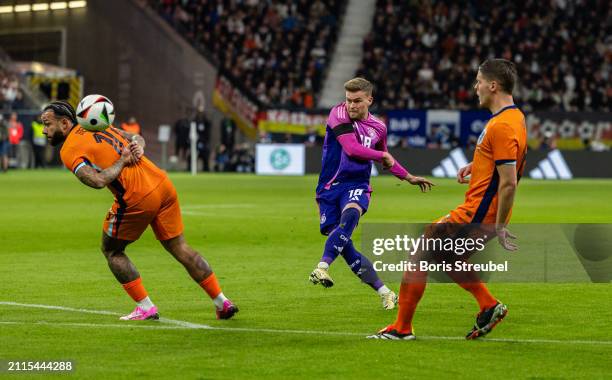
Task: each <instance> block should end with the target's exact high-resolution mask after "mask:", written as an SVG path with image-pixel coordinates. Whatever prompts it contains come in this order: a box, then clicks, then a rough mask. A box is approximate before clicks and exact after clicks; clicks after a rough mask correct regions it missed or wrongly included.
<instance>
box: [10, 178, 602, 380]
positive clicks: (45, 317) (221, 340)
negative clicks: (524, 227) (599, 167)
mask: <svg viewBox="0 0 612 380" xmlns="http://www.w3.org/2000/svg"><path fill="white" fill-rule="evenodd" d="M171 178H172V180H173V181H174V183H175V184H176V187H177V189H178V193H179V198H180V201H181V204H182V209H183V214H184V222H185V226H186V230H185V235H186V238H187V241H188V242H189V243H190V244H191V245H192V246H193V247H195V248H196V249H198V250H199V251H200V252H201V253H202V254H203V255H204V256H205V257H206V258H207V259H208V260H209V262H210V263H211V265H212V266H213V269H214V270H215V272H216V273H217V276H218V277H219V279H220V282H221V285H222V287H223V290H224V292H225V294H226V295H228V296H229V297H230V298H232V299H233V300H234V301H235V302H236V303H237V304H238V305H239V306H240V308H241V311H240V313H238V314H237V316H236V318H235V319H233V320H230V321H217V320H215V318H214V310H213V306H212V303H211V302H210V301H209V300H208V298H207V296H206V295H205V293H204V292H203V291H202V290H201V289H200V288H199V287H198V286H197V285H196V284H195V283H194V282H192V280H191V279H190V278H189V276H188V275H187V273H186V272H185V271H184V270H183V268H182V267H181V266H180V264H178V263H177V262H175V261H174V260H173V259H172V258H171V256H170V255H169V254H167V253H165V252H164V251H163V250H162V248H161V246H160V245H159V244H158V243H157V242H156V241H155V239H154V237H153V235H152V233H151V232H150V231H148V232H147V233H145V235H144V236H143V237H142V238H141V240H140V241H138V242H136V243H135V244H133V245H132V246H130V247H129V248H128V250H127V254H128V255H129V256H130V258H131V259H132V261H133V262H134V263H135V264H136V265H137V267H138V269H139V270H140V273H141V275H142V278H143V282H144V284H145V286H146V287H147V289H148V291H149V294H150V296H151V298H152V300H153V301H154V302H155V303H156V304H157V306H158V307H159V309H160V313H161V316H162V317H163V318H165V319H164V320H162V321H159V322H153V321H147V322H135V323H130V322H120V321H119V320H118V316H119V315H120V314H127V313H129V312H130V311H132V309H133V303H132V301H131V299H130V298H129V297H128V296H127V295H126V294H125V293H124V292H123V290H122V288H121V287H120V286H119V285H118V284H117V283H116V281H115V279H114V277H113V276H112V274H111V273H110V271H109V270H108V268H107V265H106V262H105V260H104V258H103V255H102V254H101V253H100V250H99V245H100V236H101V229H102V219H103V217H104V216H105V214H106V212H107V211H108V208H109V207H110V205H111V202H112V195H111V194H110V192H108V191H107V190H100V191H96V190H93V189H89V188H87V187H85V186H84V185H81V184H80V183H79V182H78V180H77V179H76V178H74V176H73V175H71V174H70V173H69V172H68V171H65V170H61V171H60V170H50V171H29V172H23V171H22V172H9V173H7V174H4V175H0V200H1V201H0V202H1V203H0V204H1V207H0V214H1V215H2V222H1V223H2V224H1V227H0V279H1V284H0V302H1V303H0V360H45V361H48V360H67V359H71V360H74V361H75V371H74V372H73V375H74V376H77V378H102V377H103V378H135V377H143V376H146V377H155V378H170V377H175V378H202V379H209V378H219V379H230V378H244V377H248V378H259V377H274V378H283V379H286V378H340V377H341V378H348V377H350V378H355V379H358V378H377V377H380V378H402V379H405V378H414V377H415V376H416V377H418V378H420V377H429V378H440V377H444V378H481V379H486V378H491V377H500V376H502V377H508V378H589V379H592V378H604V377H609V376H610V357H612V329H611V328H610V326H611V323H612V306H611V304H610V299H611V290H612V289H611V288H610V285H609V284H589V283H582V284H538V283H529V284H503V283H495V284H492V285H491V290H492V291H493V293H494V294H495V295H496V296H498V297H500V298H501V299H502V300H503V301H504V303H506V304H507V305H508V307H509V314H508V317H507V318H506V319H505V320H504V322H503V323H501V324H500V325H499V326H498V327H497V328H496V329H495V330H494V331H493V332H492V333H491V334H490V335H489V336H488V337H487V339H483V340H480V341H465V340H464V339H463V337H464V335H465V334H466V333H467V331H468V330H469V329H470V327H471V326H472V324H473V321H474V316H475V313H476V312H477V306H476V303H475V302H474V301H473V300H472V298H471V296H470V295H469V294H467V293H466V292H464V291H463V290H462V289H461V288H459V287H458V286H456V285H453V284H431V285H429V286H428V289H427V291H426V293H425V296H424V299H423V301H422V303H421V304H420V306H419V309H418V312H417V315H416V320H415V327H416V331H415V332H416V335H417V337H418V340H416V341H414V342H389V341H369V340H366V339H365V335H367V334H371V333H374V332H376V331H377V330H378V329H380V328H382V327H384V326H385V325H387V324H389V323H392V322H393V321H394V319H395V315H396V311H395V310H394V311H384V310H382V308H381V306H380V300H379V298H378V296H376V294H375V293H374V292H372V290H371V289H369V288H368V287H366V286H365V285H363V284H361V283H360V282H359V281H358V280H357V279H356V278H354V276H353V274H352V273H351V272H350V270H349V269H348V267H347V266H346V265H345V263H344V261H343V260H341V259H340V260H338V261H337V262H336V263H335V264H334V265H333V266H332V268H331V274H332V275H333V276H334V280H335V281H336V285H335V286H334V287H333V288H331V289H323V288H322V287H318V286H317V287H315V286H313V285H312V284H310V283H309V282H308V275H309V273H310V271H311V270H312V269H313V268H314V266H315V265H316V263H317V261H318V259H319V258H320V255H321V252H322V247H323V243H324V237H322V236H321V235H319V232H318V215H317V208H316V204H315V201H314V187H315V185H316V177H314V176H307V177H291V178H286V177H285V178H272V177H256V176H250V175H199V176H197V177H191V176H188V175H184V174H172V175H171ZM435 182H436V183H437V185H438V186H436V187H435V189H434V190H433V192H432V193H430V194H421V193H419V192H418V191H417V189H416V188H414V187H412V186H410V185H407V184H400V183H399V182H398V181H397V180H395V179H394V178H390V177H385V178H382V177H378V178H375V179H373V183H372V184H373V187H374V193H373V197H372V204H371V208H370V211H369V212H368V214H367V215H366V216H365V218H364V219H363V222H393V223H402V222H427V221H432V220H434V219H436V218H438V217H440V216H443V215H445V214H446V213H447V212H448V211H449V210H450V209H452V208H454V207H455V206H456V205H457V204H459V203H460V202H461V201H462V200H463V192H464V191H465V187H464V186H461V185H458V184H457V183H456V182H454V181H451V180H436V181H435ZM611 196H612V181H596V180H575V181H571V182H544V181H530V180H524V181H521V184H520V186H519V189H518V194H517V199H516V207H515V208H514V216H513V222H517V223H518V222H521V223H539V222H542V223H563V222H566V223H577V222H585V223H586V222H590V223H604V222H605V223H612V203H611V202H610V199H611ZM519 239H520V236H519ZM519 242H520V240H519ZM390 287H392V288H393V289H394V290H396V291H397V290H398V284H390ZM4 375H6V374H3V373H0V377H1V376H4ZM47 375H49V374H47ZM21 378H26V377H21Z"/></svg>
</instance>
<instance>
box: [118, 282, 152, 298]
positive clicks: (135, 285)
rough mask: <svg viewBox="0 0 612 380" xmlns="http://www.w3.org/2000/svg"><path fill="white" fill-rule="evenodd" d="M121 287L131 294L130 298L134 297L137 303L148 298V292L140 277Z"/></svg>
mask: <svg viewBox="0 0 612 380" xmlns="http://www.w3.org/2000/svg"><path fill="white" fill-rule="evenodd" d="M121 286H123V289H125V291H126V292H127V294H129V295H130V297H132V299H133V300H134V301H136V302H139V301H142V300H143V299H145V298H147V296H148V294H147V291H146V290H145V288H144V286H143V285H142V279H141V278H140V277H138V278H137V279H135V280H134V281H130V282H128V283H126V284H121Z"/></svg>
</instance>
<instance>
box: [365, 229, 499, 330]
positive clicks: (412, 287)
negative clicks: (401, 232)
mask: <svg viewBox="0 0 612 380" xmlns="http://www.w3.org/2000/svg"><path fill="white" fill-rule="evenodd" d="M450 226H451V227H450V229H451V230H452V231H456V230H457V229H458V228H459V227H458V226H457V225H450ZM445 228H448V225H445V224H438V225H432V226H430V228H429V229H428V230H427V231H426V232H425V234H424V236H425V237H426V238H448V237H449V236H454V234H450V235H446V234H444V233H443V232H442V231H444V229H445ZM468 256H469V255H468ZM432 257H433V258H435V257H436V254H433V255H432V254H425V253H424V252H419V253H417V254H416V255H415V256H413V258H412V260H414V261H415V262H418V261H420V260H423V259H426V258H432ZM445 273H446V274H447V275H448V276H449V277H450V278H451V279H453V280H454V281H455V282H456V283H457V284H458V285H459V286H461V287H462V288H463V289H465V290H466V291H468V292H470V293H471V294H472V295H473V296H474V298H475V299H476V301H477V302H478V305H479V307H480V313H479V314H478V316H477V318H476V324H475V326H474V328H473V329H472V330H471V331H470V332H469V333H468V334H467V336H466V338H468V339H474V338H477V337H479V336H483V335H486V334H487V333H488V332H489V331H491V330H492V329H493V327H495V325H496V324H497V323H499V321H501V320H502V319H503V318H504V317H505V315H506V313H507V308H506V306H505V305H504V304H502V303H500V302H499V301H497V300H496V299H495V298H494V297H493V295H491V293H490V292H489V290H488V288H487V287H486V285H485V284H484V283H483V282H482V281H481V279H480V277H479V276H478V274H477V273H476V272H474V271H464V272H456V271H452V270H451V271H446V272H445ZM426 285H427V272H422V271H410V272H405V273H404V277H403V279H402V285H401V287H400V293H399V301H398V304H399V310H398V313H397V318H396V320H395V322H394V323H393V324H392V325H389V326H387V327H386V328H384V329H383V330H381V331H380V332H379V333H378V334H376V335H372V336H370V338H376V339H414V335H413V327H412V320H413V318H414V314H415V312H416V308H417V306H418V304H419V301H420V300H421V298H422V297H423V293H424V292H425V287H426Z"/></svg>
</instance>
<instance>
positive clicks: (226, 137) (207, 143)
mask: <svg viewBox="0 0 612 380" xmlns="http://www.w3.org/2000/svg"><path fill="white" fill-rule="evenodd" d="M192 123H195V130H196V135H197V136H196V154H197V160H196V162H197V164H198V168H199V169H200V170H202V171H206V172H208V171H215V172H240V173H251V172H253V171H254V170H255V152H254V149H253V146H252V144H249V143H238V142H236V134H237V127H236V124H235V123H234V121H233V120H232V119H230V118H228V117H226V118H223V119H222V120H221V121H220V123H219V125H218V128H219V130H220V131H219V132H220V140H219V144H217V145H216V147H214V146H211V141H212V140H211V133H212V129H213V124H212V122H211V121H210V120H209V119H208V117H207V116H206V113H205V112H204V108H203V107H201V108H198V109H197V110H196V112H195V113H194V114H191V113H190V112H189V111H186V112H185V116H184V117H182V118H180V119H179V120H177V121H176V122H175V123H174V143H175V145H174V158H172V159H171V160H172V161H174V162H175V163H180V162H186V163H187V169H188V170H190V169H191V139H190V129H191V124H192Z"/></svg>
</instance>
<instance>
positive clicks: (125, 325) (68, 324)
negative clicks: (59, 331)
mask: <svg viewBox="0 0 612 380" xmlns="http://www.w3.org/2000/svg"><path fill="white" fill-rule="evenodd" d="M0 325H39V326H40V325H48V326H63V327H95V328H98V327H107V328H108V327H112V328H128V329H145V330H189V329H190V328H189V327H181V326H165V325H162V326H154V325H139V324H135V323H122V324H119V323H78V322H47V321H36V322H16V321H0Z"/></svg>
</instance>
